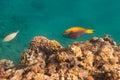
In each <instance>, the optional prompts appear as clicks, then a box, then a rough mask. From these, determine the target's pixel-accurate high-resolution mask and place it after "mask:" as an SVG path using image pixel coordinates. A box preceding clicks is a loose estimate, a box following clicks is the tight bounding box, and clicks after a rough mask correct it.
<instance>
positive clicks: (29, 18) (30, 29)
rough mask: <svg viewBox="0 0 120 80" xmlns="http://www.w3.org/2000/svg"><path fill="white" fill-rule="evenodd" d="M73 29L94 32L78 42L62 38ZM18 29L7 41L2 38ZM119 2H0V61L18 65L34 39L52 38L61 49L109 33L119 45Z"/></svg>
mask: <svg viewBox="0 0 120 80" xmlns="http://www.w3.org/2000/svg"><path fill="white" fill-rule="evenodd" d="M73 26H81V27H84V28H90V29H94V30H95V33H94V34H92V35H84V36H81V37H79V38H78V39H69V38H64V37H63V36H62V33H63V32H64V30H65V29H67V28H69V27H73ZM17 30H19V31H20V32H19V34H18V35H17V36H16V38H15V39H13V40H12V41H10V42H6V43H3V42H2V39H3V38H4V37H5V36H6V35H8V34H10V33H12V32H15V31H17ZM119 30H120V0H0V59H4V58H6V59H10V60H13V61H14V63H16V64H17V63H19V60H20V56H21V53H22V51H23V50H25V49H26V48H27V47H28V46H29V42H30V40H31V39H32V38H33V37H34V36H46V37H47V38H49V39H55V40H57V41H58V42H60V43H61V45H63V46H65V47H66V46H67V45H68V44H70V43H72V42H74V41H84V40H87V39H90V38H92V37H93V36H98V37H103V36H104V34H110V35H111V36H112V38H113V39H114V40H115V41H117V43H119V42H120V31H119Z"/></svg>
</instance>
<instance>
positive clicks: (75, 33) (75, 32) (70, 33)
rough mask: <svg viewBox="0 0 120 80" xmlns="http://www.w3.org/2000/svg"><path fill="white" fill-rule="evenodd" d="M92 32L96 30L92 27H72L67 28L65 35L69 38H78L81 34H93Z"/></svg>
mask: <svg viewBox="0 0 120 80" xmlns="http://www.w3.org/2000/svg"><path fill="white" fill-rule="evenodd" d="M92 33H94V30H92V29H85V28H82V27H72V28H69V29H67V30H65V32H64V33H63V35H64V36H67V37H69V38H78V37H79V36H80V35H81V34H92Z"/></svg>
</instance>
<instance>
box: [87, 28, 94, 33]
mask: <svg viewBox="0 0 120 80" xmlns="http://www.w3.org/2000/svg"><path fill="white" fill-rule="evenodd" d="M86 33H88V34H92V33H94V30H93V29H88V30H86Z"/></svg>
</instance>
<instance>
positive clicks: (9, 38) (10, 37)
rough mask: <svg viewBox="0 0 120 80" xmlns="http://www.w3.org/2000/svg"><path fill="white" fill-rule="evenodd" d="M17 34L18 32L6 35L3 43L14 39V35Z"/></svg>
mask: <svg viewBox="0 0 120 80" xmlns="http://www.w3.org/2000/svg"><path fill="white" fill-rule="evenodd" d="M18 33H19V30H18V31H17V32H13V33H11V34H9V35H7V36H6V37H5V38H4V39H3V42H8V41H11V40H12V39H14V38H15V37H16V35H17V34H18Z"/></svg>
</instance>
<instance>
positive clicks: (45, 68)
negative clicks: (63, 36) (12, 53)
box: [0, 35, 120, 80]
mask: <svg viewBox="0 0 120 80" xmlns="http://www.w3.org/2000/svg"><path fill="white" fill-rule="evenodd" d="M0 71H1V73H0V74H2V75H0V80H120V46H117V45H116V42H115V41H114V40H113V39H111V37H110V36H109V35H106V36H105V37H104V38H99V37H93V38H92V39H90V40H87V41H84V42H74V43H73V44H71V45H69V46H68V47H66V48H64V47H63V46H61V45H60V44H59V43H58V42H57V41H55V40H49V39H47V38H46V37H43V36H37V37H35V38H33V39H32V40H31V42H30V46H29V48H28V49H27V50H25V51H23V53H22V56H21V63H20V64H19V65H15V66H14V65H13V63H12V62H11V61H8V60H1V61H0Z"/></svg>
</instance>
